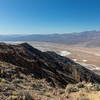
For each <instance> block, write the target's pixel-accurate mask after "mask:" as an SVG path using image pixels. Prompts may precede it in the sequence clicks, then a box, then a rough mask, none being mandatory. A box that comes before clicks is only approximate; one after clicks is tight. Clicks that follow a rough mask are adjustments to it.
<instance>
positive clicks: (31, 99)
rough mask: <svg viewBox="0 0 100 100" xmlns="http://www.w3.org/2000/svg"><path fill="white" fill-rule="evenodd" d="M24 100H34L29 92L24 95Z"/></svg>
mask: <svg viewBox="0 0 100 100" xmlns="http://www.w3.org/2000/svg"><path fill="white" fill-rule="evenodd" d="M24 96H25V100H34V99H33V97H32V96H31V95H30V94H29V92H25V93H24Z"/></svg>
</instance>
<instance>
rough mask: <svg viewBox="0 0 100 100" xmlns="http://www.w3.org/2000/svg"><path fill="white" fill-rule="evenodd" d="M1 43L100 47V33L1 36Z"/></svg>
mask: <svg viewBox="0 0 100 100" xmlns="http://www.w3.org/2000/svg"><path fill="white" fill-rule="evenodd" d="M0 41H38V42H52V43H61V44H67V45H81V46H87V47H98V46H99V47H100V31H85V32H80V33H70V34H49V35H25V36H24V35H22V36H0Z"/></svg>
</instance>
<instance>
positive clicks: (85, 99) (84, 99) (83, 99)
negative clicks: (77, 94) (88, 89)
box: [81, 97, 90, 100]
mask: <svg viewBox="0 0 100 100" xmlns="http://www.w3.org/2000/svg"><path fill="white" fill-rule="evenodd" d="M81 100H90V99H89V98H88V97H83V98H82V99H81Z"/></svg>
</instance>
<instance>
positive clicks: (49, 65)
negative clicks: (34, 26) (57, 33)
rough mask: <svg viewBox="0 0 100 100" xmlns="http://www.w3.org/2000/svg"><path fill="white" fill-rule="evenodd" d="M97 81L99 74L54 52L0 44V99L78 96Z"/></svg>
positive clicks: (61, 99) (95, 86)
mask: <svg viewBox="0 0 100 100" xmlns="http://www.w3.org/2000/svg"><path fill="white" fill-rule="evenodd" d="M79 82H84V83H80V85H79V86H78V84H79ZM89 83H91V84H90V85H89ZM69 84H74V85H71V86H70V87H68V86H69ZM99 84H100V76H99V75H97V74H95V73H94V72H92V71H90V70H88V69H86V68H84V67H83V66H81V65H79V64H77V63H75V62H74V61H72V60H71V59H69V58H66V57H62V56H60V55H58V54H56V53H55V52H49V51H48V52H41V51H39V50H37V49H35V48H33V47H32V46H30V45H29V44H27V43H23V44H19V45H7V44H4V43H1V44H0V100H56V99H59V100H81V99H80V97H82V98H83V97H84V96H85V93H86V91H87V93H89V91H90V92H91V90H93V91H95V93H96V91H99V90H100V85H99ZM83 85H84V86H83ZM80 88H82V89H80ZM88 88H89V89H88ZM79 91H80V92H79ZM71 92H75V94H74V93H73V95H72V94H70V93H71ZM81 92H82V93H81ZM91 93H92V92H91ZM97 93H99V92H97ZM75 95H77V96H76V97H75ZM81 95H82V96H81ZM86 96H87V97H88V95H86ZM98 96H99V95H98ZM83 100H88V99H84V98H83ZM98 100H99V99H98Z"/></svg>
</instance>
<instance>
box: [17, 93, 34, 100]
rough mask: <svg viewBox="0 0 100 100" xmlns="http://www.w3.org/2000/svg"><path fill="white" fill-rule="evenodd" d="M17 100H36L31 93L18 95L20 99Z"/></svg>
mask: <svg viewBox="0 0 100 100" xmlns="http://www.w3.org/2000/svg"><path fill="white" fill-rule="evenodd" d="M16 100H34V98H33V97H32V96H31V95H30V93H29V92H27V91H24V92H20V93H19V94H18V98H17V99H16Z"/></svg>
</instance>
